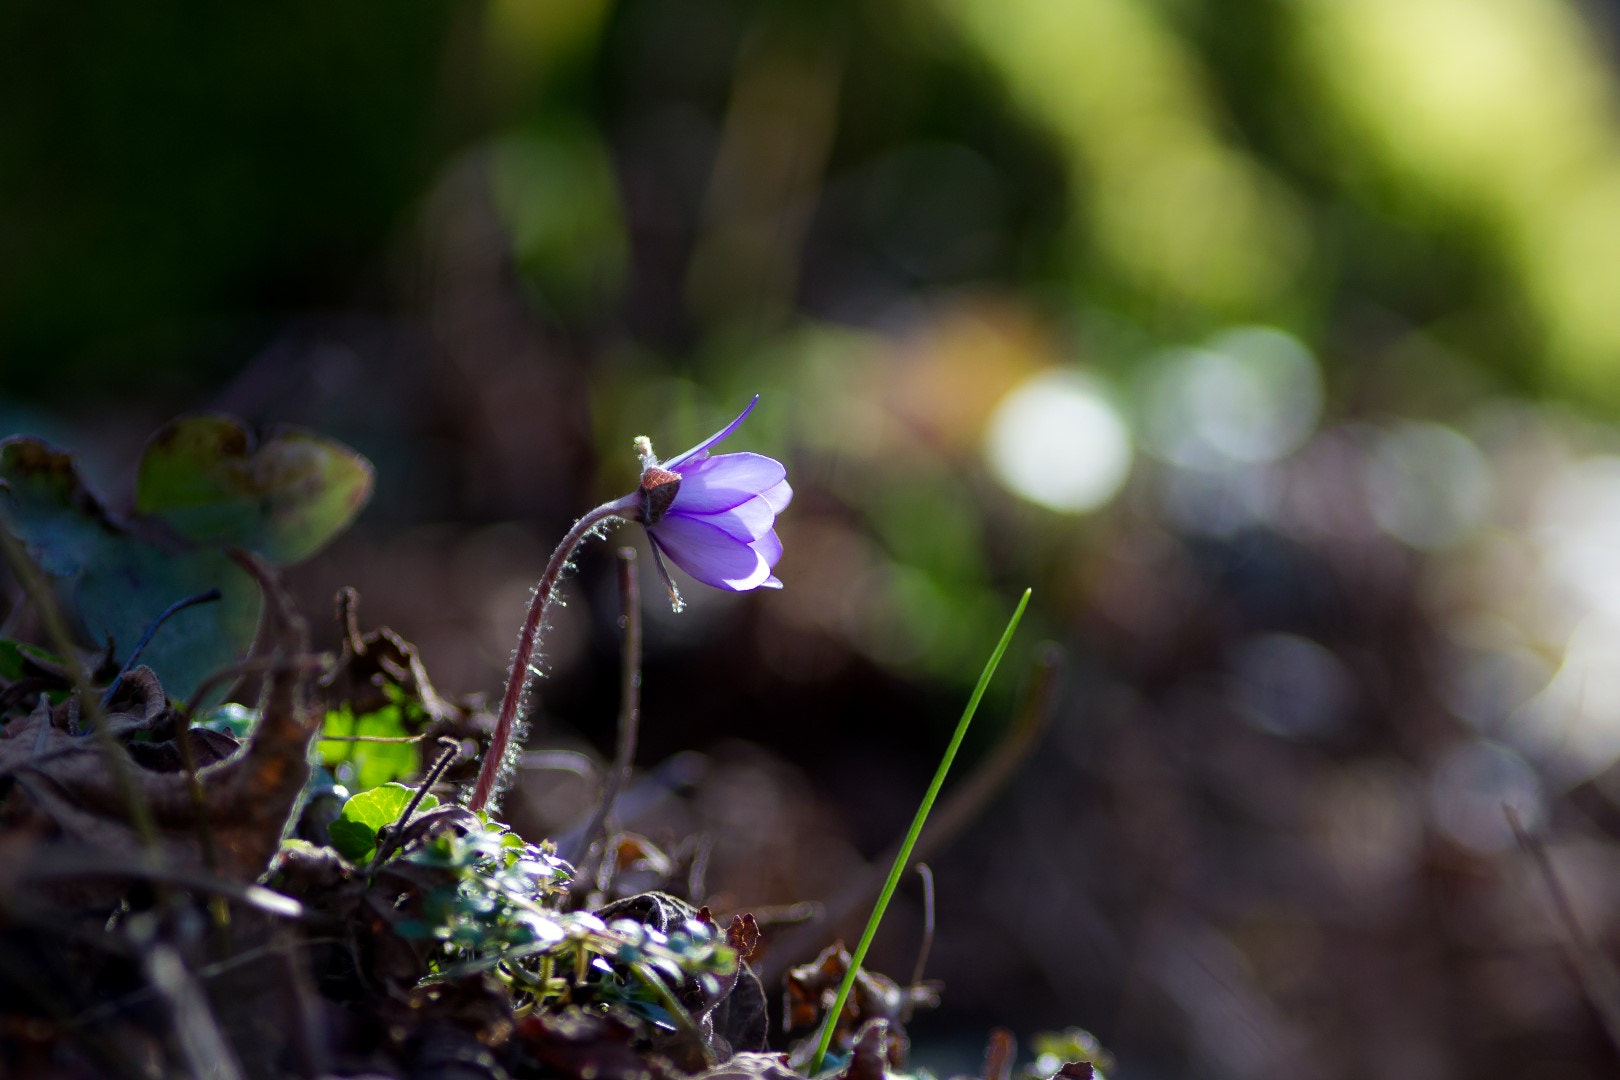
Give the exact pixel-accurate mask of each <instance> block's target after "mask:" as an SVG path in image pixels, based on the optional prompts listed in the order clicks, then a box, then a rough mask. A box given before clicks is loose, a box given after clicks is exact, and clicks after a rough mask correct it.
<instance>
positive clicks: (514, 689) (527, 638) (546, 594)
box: [467, 492, 641, 812]
mask: <svg viewBox="0 0 1620 1080" xmlns="http://www.w3.org/2000/svg"><path fill="white" fill-rule="evenodd" d="M640 517H641V494H640V492H634V493H632V494H629V495H626V496H625V497H624V498H622V499H615V500H614V501H613V502H609V503H603V504H602V505H601V506H598V507H597V508H596V509H595V510H592V511H591V512H590V513H588V514H586V515H585V516H584V517H582V518H580V519H579V520H578V521H576V522H574V527H573V528H572V529H569V530H568V535H567V536H565V537H563V539H562V543H560V544H558V545H557V550H556V551H553V552H552V553H551V561H550V562H548V563H546V571H545V573H544V574H542V575H541V577H540V584H538V585H536V586H535V589H534V600H533V601H531V602H530V604H529V614H528V617H527V618H525V619H524V620H523V629H522V631H521V632H519V634H518V643H517V651H516V652H515V653H514V654H513V655H512V673H511V674H510V675H509V676H508V677H507V680H506V696H505V697H503V698H501V711H500V714H499V715H498V716H497V717H496V718H495V735H494V737H493V738H491V739H490V742H489V749H488V750H487V751H486V752H485V754H484V764H483V767H482V768H480V769H479V770H478V783H477V784H475V785H474V786H473V794H472V799H471V800H470V801H469V802H468V803H467V809H469V810H472V811H474V812H476V811H479V810H482V809H484V807H485V806H487V805H488V804H489V800H490V796H492V795H493V794H494V793H495V785H496V782H497V781H498V780H499V779H500V776H501V771H502V768H503V766H504V765H505V763H506V756H507V754H508V752H509V751H510V748H511V743H512V732H513V730H515V729H516V727H517V721H518V712H519V710H521V708H522V707H523V698H524V696H525V694H524V692H525V690H526V689H527V687H528V683H529V671H530V670H531V668H532V667H533V665H534V657H535V653H536V652H537V651H538V650H539V646H540V630H541V628H542V627H543V626H544V625H545V621H546V609H547V608H549V607H550V606H551V597H552V594H553V593H555V592H556V590H557V579H558V578H560V577H562V572H563V568H564V567H566V566H567V565H568V560H569V559H571V558H573V555H574V549H575V548H577V547H578V546H579V545H580V542H581V541H582V540H584V539H585V537H586V536H588V535H590V533H591V532H592V530H594V529H596V528H597V527H598V526H599V525H601V524H602V523H603V522H606V521H610V520H612V519H613V518H624V519H627V520H630V521H635V520H638V519H639V518H640Z"/></svg>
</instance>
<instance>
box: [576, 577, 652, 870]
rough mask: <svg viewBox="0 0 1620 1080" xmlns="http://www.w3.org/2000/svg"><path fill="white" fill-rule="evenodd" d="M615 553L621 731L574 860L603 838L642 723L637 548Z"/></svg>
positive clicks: (628, 776)
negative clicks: (620, 635) (620, 638)
mask: <svg viewBox="0 0 1620 1080" xmlns="http://www.w3.org/2000/svg"><path fill="white" fill-rule="evenodd" d="M615 554H616V555H617V556H618V559H619V628H620V629H621V630H622V631H623V632H624V645H623V648H622V656H621V660H620V665H619V734H618V739H617V740H616V742H615V745H614V751H613V764H612V765H611V766H610V767H609V768H608V771H607V776H606V777H605V778H604V780H603V782H602V794H601V798H600V799H599V800H598V801H597V804H596V812H595V813H594V814H592V815H591V820H590V823H589V824H588V825H586V826H585V831H584V833H583V834H581V836H580V838H579V847H578V849H577V850H575V851H574V852H573V859H572V860H571V861H575V862H577V861H579V860H581V859H584V858H586V857H587V856H588V855H589V854H590V851H591V848H592V846H593V845H595V844H596V842H597V841H598V840H599V839H601V838H602V834H603V832H604V829H605V826H606V825H607V820H608V816H609V815H610V814H612V813H613V804H614V803H615V802H617V801H618V798H619V792H620V791H622V790H624V785H625V784H627V783H628V782H629V780H630V767H631V764H632V762H633V761H634V760H635V756H636V738H637V735H638V733H639V731H640V726H641V598H640V596H639V594H638V591H637V588H636V549H635V548H629V547H622V548H620V549H619V550H618V551H617V552H615ZM580 877H581V879H582V880H584V879H587V878H588V877H589V874H588V873H587V872H586V871H585V870H584V868H583V867H581V873H580Z"/></svg>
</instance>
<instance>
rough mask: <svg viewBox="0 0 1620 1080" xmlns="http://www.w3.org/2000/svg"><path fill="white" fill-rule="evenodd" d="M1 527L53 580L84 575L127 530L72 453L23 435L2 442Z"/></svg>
mask: <svg viewBox="0 0 1620 1080" xmlns="http://www.w3.org/2000/svg"><path fill="white" fill-rule="evenodd" d="M0 525H4V527H5V529H6V531H7V532H9V533H11V535H12V536H14V537H15V538H16V539H17V541H18V543H20V544H22V546H23V550H25V551H26V552H28V557H29V558H31V559H33V560H34V565H35V566H37V567H39V569H40V570H41V571H42V572H44V573H46V574H48V575H50V576H51V577H53V578H69V577H73V576H75V575H76V574H78V573H79V571H81V570H83V569H84V567H85V566H86V565H88V564H89V563H91V562H93V561H95V559H96V557H97V556H98V555H99V554H100V553H101V552H102V550H103V549H104V547H105V545H107V544H108V543H110V542H114V541H116V540H117V538H118V537H119V535H120V533H121V531H122V530H120V529H119V528H118V527H117V526H116V525H114V524H113V523H112V521H111V520H110V519H109V518H108V517H107V511H106V510H104V509H103V508H102V506H101V503H100V502H99V501H98V500H97V499H96V497H95V496H94V495H92V494H91V493H90V489H89V488H87V487H85V486H84V482H83V481H82V480H80V479H79V470H78V467H77V466H76V465H75V464H74V463H73V457H72V455H70V454H67V453H64V452H62V451H60V450H57V449H55V448H54V447H51V446H48V445H47V444H45V443H44V442H42V441H40V440H39V439H33V438H29V437H26V436H21V435H19V436H13V437H12V438H9V439H6V440H4V441H0ZM159 610H162V609H161V608H160V609H159Z"/></svg>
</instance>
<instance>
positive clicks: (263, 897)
mask: <svg viewBox="0 0 1620 1080" xmlns="http://www.w3.org/2000/svg"><path fill="white" fill-rule="evenodd" d="M80 878H141V879H143V880H146V881H150V882H152V883H153V884H167V885H174V886H178V887H180V888H182V889H191V890H194V891H196V892H203V893H215V894H218V895H220V896H223V897H225V898H226V899H227V900H234V901H236V902H237V903H239V904H242V905H244V906H246V907H250V908H253V909H254V910H255V911H259V912H262V913H264V914H266V915H274V916H276V917H278V918H283V919H296V920H299V921H310V920H318V918H319V916H318V915H317V914H316V913H313V912H309V911H306V910H305V908H304V905H302V904H300V903H299V902H298V901H297V900H294V899H293V898H292V897H290V896H286V895H284V894H282V893H278V892H276V891H275V890H274V889H267V888H265V887H264V886H262V885H253V884H243V883H242V882H239V881H231V880H230V879H229V878H222V877H217V876H215V875H213V874H209V873H206V872H204V871H202V870H193V869H189V868H187V867H184V866H153V865H152V864H151V863H150V862H149V861H147V860H146V859H143V858H139V857H130V856H128V855H125V854H124V853H122V852H120V851H117V850H115V849H111V848H101V847H96V848H78V847H75V848H61V847H57V848H54V849H52V850H50V851H46V852H43V853H41V854H38V855H36V856H34V857H33V858H32V859H31V860H30V861H29V862H28V863H27V865H25V866H22V867H20V868H18V870H17V872H16V880H17V881H18V882H28V881H55V880H62V879H69V880H71V879H80Z"/></svg>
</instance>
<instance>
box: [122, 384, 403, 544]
mask: <svg viewBox="0 0 1620 1080" xmlns="http://www.w3.org/2000/svg"><path fill="white" fill-rule="evenodd" d="M371 484H372V468H371V463H370V462H368V461H367V460H366V459H365V458H363V457H361V456H360V455H359V454H357V453H355V452H354V451H353V450H350V449H349V448H348V447H346V446H344V445H342V444H341V443H338V442H334V441H333V440H331V439H325V438H322V437H321V436H319V435H316V434H314V433H313V432H309V431H304V430H302V429H300V428H293V427H278V428H273V429H271V430H270V431H268V432H267V433H266V435H265V437H264V439H263V440H256V439H255V438H254V436H253V434H252V433H251V432H249V431H248V429H247V428H245V427H244V426H243V425H242V424H241V423H239V422H238V421H236V420H233V419H231V418H230V417H225V416H188V417H182V418H181V419H179V420H176V421H174V422H172V423H171V424H169V425H168V426H167V427H165V428H164V429H163V430H162V431H160V432H158V434H157V435H156V436H154V437H153V439H152V441H151V442H150V443H148V444H147V447H146V453H145V454H144V455H143V456H142V458H141V464H140V471H139V475H138V477H137V480H136V488H135V506H136V509H137V510H139V511H140V512H141V513H142V514H149V515H152V516H154V517H158V518H161V519H162V520H163V521H164V522H166V523H167V524H168V525H169V526H170V527H171V528H173V529H175V530H176V531H177V532H179V533H180V534H181V535H182V536H185V537H187V538H189V539H191V540H195V541H198V542H200V543H209V544H218V545H221V546H231V547H243V548H247V549H249V550H251V551H256V552H258V553H259V554H260V555H263V556H264V557H265V558H267V559H269V560H270V561H271V562H274V563H279V564H281V565H284V566H285V565H290V564H292V563H296V562H301V561H302V560H304V559H307V558H309V556H311V555H313V554H315V552H317V551H319V550H320V549H321V548H322V547H324V546H325V545H326V543H327V542H328V541H330V540H331V539H332V537H334V536H336V535H337V534H338V533H340V532H342V531H343V530H344V529H345V528H347V527H348V525H349V522H351V521H353V520H354V516H355V514H357V513H359V511H360V508H361V507H362V506H364V505H365V503H366V500H367V499H368V498H370V496H371Z"/></svg>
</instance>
